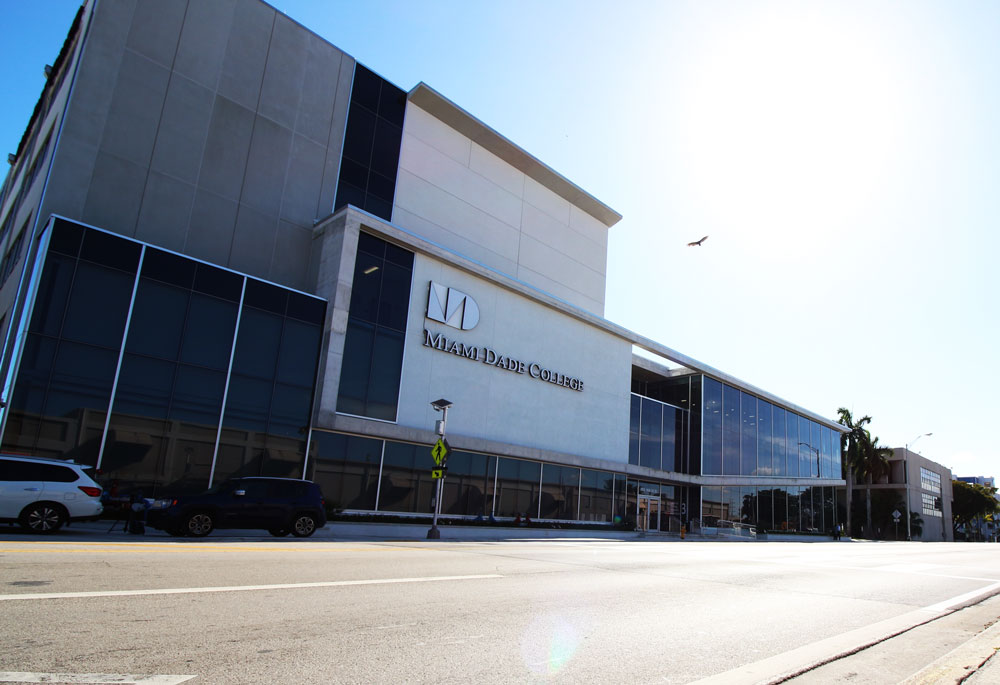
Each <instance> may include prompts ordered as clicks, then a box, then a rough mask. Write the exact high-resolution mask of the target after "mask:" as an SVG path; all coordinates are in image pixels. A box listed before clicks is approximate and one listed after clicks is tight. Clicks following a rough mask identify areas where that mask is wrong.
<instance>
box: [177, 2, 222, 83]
mask: <svg viewBox="0 0 1000 685" xmlns="http://www.w3.org/2000/svg"><path fill="white" fill-rule="evenodd" d="M235 7H236V0H212V2H192V3H189V4H188V9H187V14H186V15H185V17H184V28H183V29H181V39H180V43H179V44H178V46H177V56H176V58H175V59H174V69H175V70H176V71H177V73H179V74H183V75H184V76H187V77H188V78H189V79H191V80H193V81H197V82H198V83H200V84H201V85H203V86H205V87H206V88H211V89H212V90H215V89H216V88H217V87H218V85H219V75H220V74H221V73H222V60H223V58H224V57H225V55H226V45H227V44H228V42H229V31H230V30H231V28H232V25H233V10H234V8H235Z"/></svg>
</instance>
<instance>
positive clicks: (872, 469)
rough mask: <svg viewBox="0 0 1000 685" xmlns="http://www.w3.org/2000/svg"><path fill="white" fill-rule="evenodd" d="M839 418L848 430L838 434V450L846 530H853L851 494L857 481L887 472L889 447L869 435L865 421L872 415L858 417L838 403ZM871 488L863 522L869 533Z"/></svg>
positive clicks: (870, 523)
mask: <svg viewBox="0 0 1000 685" xmlns="http://www.w3.org/2000/svg"><path fill="white" fill-rule="evenodd" d="M837 414H838V416H839V418H838V422H839V423H840V424H841V425H842V426H846V427H847V429H848V430H847V432H846V433H842V434H841V436H840V454H841V459H842V462H843V466H844V478H845V479H846V480H847V531H848V534H853V530H854V529H853V527H852V523H851V518H852V516H851V510H852V507H851V499H852V497H853V496H854V483H855V482H856V481H862V482H863V481H866V480H876V479H878V478H881V477H882V476H884V475H886V474H887V473H888V472H889V457H891V456H892V449H890V448H888V447H883V446H881V445H879V444H878V438H875V439H874V440H873V439H872V436H871V433H870V432H869V431H868V428H867V426H868V424H870V423H871V420H872V417H870V416H863V417H861V418H860V419H858V420H857V421H855V420H854V417H853V416H852V415H851V410H850V409H847V408H845V407H841V408H840V409H838V410H837ZM871 511H872V507H871V489H869V490H868V491H867V496H866V498H865V512H866V513H865V522H866V525H867V529H868V532H869V535H870V534H871V528H872V521H871Z"/></svg>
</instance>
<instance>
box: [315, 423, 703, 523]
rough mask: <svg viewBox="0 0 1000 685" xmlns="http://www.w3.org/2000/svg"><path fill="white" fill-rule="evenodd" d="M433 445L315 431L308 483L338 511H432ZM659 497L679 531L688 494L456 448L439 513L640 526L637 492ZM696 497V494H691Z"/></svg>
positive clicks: (592, 472) (662, 517)
mask: <svg viewBox="0 0 1000 685" xmlns="http://www.w3.org/2000/svg"><path fill="white" fill-rule="evenodd" d="M430 449H431V448H430V446H429V445H417V444H412V443H403V442H396V441H393V440H384V441H383V440H376V439H372V438H365V437H361V436H353V435H346V434H341V433H330V432H326V431H314V432H313V438H312V442H311V447H310V457H309V471H308V474H307V478H309V479H311V480H314V481H316V482H317V483H319V484H320V486H321V487H322V489H323V492H324V494H325V496H326V499H327V504H328V506H329V508H330V509H331V510H333V511H337V510H350V511H370V512H385V513H401V514H425V515H426V514H431V513H433V496H434V492H435V489H436V486H437V483H436V481H434V480H433V479H432V478H431V475H430V471H431V468H432V466H433V460H432V459H431V455H430ZM640 485H641V487H642V488H643V494H645V495H647V496H649V495H650V494H651V493H655V496H657V497H659V499H660V508H659V512H660V520H661V522H663V525H664V526H666V525H668V520H670V521H673V523H669V525H671V526H672V527H671V529H672V530H673V529H675V528H676V529H679V525H680V522H681V520H682V518H683V517H684V516H685V513H686V510H687V509H686V507H687V500H686V498H687V497H689V496H690V493H689V492H688V490H689V489H686V488H683V487H678V486H673V485H667V484H658V483H648V482H644V483H641V484H640V483H639V482H637V481H633V480H626V477H625V475H624V474H620V473H612V472H610V471H596V470H591V469H580V468H578V467H575V466H564V465H560V464H547V463H541V462H536V461H530V460H527V459H515V458H512V457H497V456H490V455H484V454H478V453H473V452H462V451H458V450H455V451H452V453H451V455H450V456H449V457H448V477H447V478H446V479H445V483H444V494H443V498H442V508H441V511H442V513H444V514H447V515H450V516H462V517H467V518H483V519H488V518H489V517H490V516H494V517H500V518H504V519H513V518H516V517H517V516H520V517H522V518H524V517H528V518H530V519H532V520H536V519H541V520H546V521H583V522H600V523H609V524H610V523H615V524H625V525H635V522H636V518H635V517H636V512H637V504H638V499H637V492H638V488H639V487H640ZM694 497H695V499H697V492H695V495H694Z"/></svg>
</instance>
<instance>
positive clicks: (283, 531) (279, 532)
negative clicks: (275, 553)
mask: <svg viewBox="0 0 1000 685" xmlns="http://www.w3.org/2000/svg"><path fill="white" fill-rule="evenodd" d="M267 532H268V533H270V534H271V535H273V536H274V537H276V538H283V537H285V536H286V535H288V529H287V528H268V529H267Z"/></svg>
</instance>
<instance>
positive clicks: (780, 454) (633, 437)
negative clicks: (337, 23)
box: [0, 0, 844, 533]
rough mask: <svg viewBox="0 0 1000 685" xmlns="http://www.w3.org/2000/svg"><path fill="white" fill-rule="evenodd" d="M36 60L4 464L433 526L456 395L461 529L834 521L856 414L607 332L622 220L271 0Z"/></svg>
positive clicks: (90, 23)
mask: <svg viewBox="0 0 1000 685" xmlns="http://www.w3.org/2000/svg"><path fill="white" fill-rule="evenodd" d="M41 67H42V65H20V64H9V65H7V67H6V68H7V69H21V68H24V69H31V70H32V71H34V70H38V71H41ZM46 74H47V80H46V83H45V85H44V88H43V89H42V93H41V96H40V98H39V101H38V105H37V107H36V108H35V111H34V113H33V114H32V116H31V119H30V121H28V122H26V128H25V132H24V136H23V138H22V139H21V142H20V144H19V146H18V149H17V150H16V151H12V153H11V156H10V162H11V167H10V170H9V172H8V174H7V178H6V180H5V181H4V184H3V188H2V191H0V226H2V230H0V255H3V259H2V264H0V331H2V332H3V335H4V336H5V337H4V349H3V356H2V361H0V381H2V383H3V400H4V401H5V402H6V406H5V407H2V408H0V432H2V448H3V449H4V450H7V451H16V452H28V453H32V454H39V455H45V456H53V457H72V458H75V459H77V460H79V461H81V462H86V463H90V464H95V465H97V466H98V467H99V469H100V471H101V477H102V478H103V479H104V481H105V482H106V483H108V482H110V481H112V480H117V481H119V482H120V483H121V484H122V486H123V487H124V486H125V485H126V484H127V485H129V486H131V487H142V488H143V490H144V491H145V492H146V493H147V494H149V495H156V494H157V493H169V494H172V493H179V492H184V491H193V490H202V489H204V488H206V487H208V486H209V485H211V484H213V483H217V482H219V481H221V480H224V479H227V478H230V477H234V476H246V475H281V476H289V477H294V478H311V479H314V480H316V481H317V482H319V483H320V484H321V485H322V487H323V491H324V493H325V495H326V498H327V501H328V503H329V504H330V506H331V507H333V508H336V509H338V510H344V511H348V512H360V513H364V514H366V515H376V516H377V515H381V514H391V515H393V516H418V515H420V516H423V515H426V514H427V513H429V512H430V511H431V498H432V495H433V493H434V491H435V488H436V485H437V482H436V480H434V478H433V477H432V473H431V468H432V466H434V462H433V461H432V459H431V456H430V446H431V445H433V444H434V443H435V441H436V440H437V437H438V436H437V434H436V433H435V432H434V427H435V419H437V418H440V414H437V413H435V411H434V409H432V407H431V404H430V403H431V402H433V401H434V400H437V399H439V398H445V399H448V400H450V401H452V402H453V403H454V406H453V407H452V408H451V410H450V413H449V414H448V425H447V431H448V440H449V442H450V444H451V447H452V454H451V456H450V457H449V459H448V464H447V467H448V471H447V473H448V476H447V479H446V481H445V487H444V497H443V500H442V502H443V506H442V511H443V513H444V514H446V515H448V516H457V517H468V518H470V519H471V518H475V517H477V516H480V515H482V516H489V515H490V514H493V515H494V516H495V517H497V518H498V519H501V520H504V519H507V520H510V519H513V518H514V517H515V516H518V515H522V516H524V515H527V516H529V517H530V518H531V519H532V520H549V521H587V522H595V523H604V524H608V525H610V524H612V523H613V522H621V523H624V524H626V525H635V526H638V527H640V528H644V529H648V530H652V531H656V530H667V529H672V530H677V529H678V528H679V526H680V524H681V522H682V521H687V522H689V523H692V522H695V521H698V522H702V523H704V524H705V526H706V527H714V528H726V527H732V526H733V524H750V525H756V526H759V527H763V528H766V529H768V530H782V531H789V532H817V533H824V532H828V531H830V530H832V529H833V527H834V525H835V524H836V522H837V521H838V513H837V509H836V504H835V502H836V498H835V496H834V495H835V489H836V488H838V487H840V488H842V487H843V486H844V480H843V478H842V473H841V459H840V450H839V449H838V445H839V435H840V431H842V430H843V427H842V426H839V425H838V424H837V423H835V422H833V421H832V420H831V419H829V418H828V417H824V416H821V415H819V414H817V413H814V412H811V411H809V410H808V409H805V408H802V407H799V406H796V405H795V404H793V403H791V402H789V401H787V400H784V399H781V398H779V397H776V396H774V395H773V394H771V393H769V392H767V391H765V390H763V389H760V388H757V387H754V386H752V385H750V384H748V383H746V382H744V381H741V380H740V379H738V378H735V377H733V376H730V375H729V374H727V373H724V372H722V371H719V370H717V369H714V368H712V367H710V366H708V365H706V364H704V363H702V362H699V361H697V360H696V359H693V358H691V357H688V356H687V355H685V354H682V353H680V352H677V351H675V350H673V349H671V348H669V347H666V346H665V345H663V344H661V343H658V342H656V341H653V340H649V339H648V338H644V337H643V336H641V335H638V334H636V333H633V332H631V331H629V330H627V329H625V328H622V327H621V326H619V325H617V324H615V323H613V322H611V321H608V320H607V319H605V318H604V307H605V280H606V272H607V248H608V235H609V230H610V229H611V227H613V226H614V225H615V224H616V223H617V222H618V221H619V220H620V219H621V216H620V215H619V214H618V213H617V212H615V211H614V210H613V209H611V208H610V207H608V206H607V205H605V204H604V203H603V202H601V201H600V200H598V199H597V198H595V197H593V196H592V195H590V194H589V193H587V192H586V191H584V190H583V189H581V188H580V187H578V186H577V185H575V184H574V183H573V182H572V181H570V180H568V179H567V178H565V177H564V176H562V175H560V174H559V173H558V172H556V171H555V170H553V169H552V168H550V167H548V166H547V165H546V164H544V163H543V162H542V161H540V160H538V159H537V158H535V157H533V156H532V155H531V154H530V153H529V152H527V151H525V150H523V149H521V148H519V147H518V146H517V145H515V144H514V143H512V142H511V141H510V140H508V139H507V138H505V137H504V136H503V135H501V134H500V133H498V132H497V131H495V130H493V129H492V128H490V127H489V126H488V125H487V124H485V123H483V122H482V121H480V120H478V119H477V118H476V117H475V116H473V115H472V114H470V113H469V112H467V111H466V110H464V109H462V108H461V107H460V106H459V105H457V104H455V103H454V102H452V101H451V100H449V99H448V98H446V97H445V96H444V95H442V94H440V93H438V92H437V91H435V90H434V89H432V88H430V87H429V86H427V85H425V84H423V83H418V84H417V85H415V86H413V87H412V88H410V89H409V90H404V89H401V88H399V87H398V86H396V85H394V84H392V83H390V82H389V81H387V80H385V79H384V78H382V77H380V76H379V75H377V74H375V73H374V72H372V71H371V70H369V69H367V68H365V67H364V66H362V65H361V64H358V63H356V61H355V60H354V59H353V58H352V57H351V56H350V55H347V54H345V53H344V52H342V51H341V50H339V49H338V48H337V47H335V46H334V45H332V44H330V43H329V42H328V41H326V40H324V39H323V38H322V37H320V36H318V35H316V34H315V33H313V32H312V31H310V30H308V29H307V28H305V27H303V26H302V25H300V24H298V23H296V22H295V21H293V20H292V19H290V18H288V17H287V16H286V15H284V14H282V13H281V12H280V11H278V10H276V9H275V8H274V7H272V6H270V5H268V4H266V3H264V2H260V1H259V0H216V1H212V2H208V1H200V0H191V1H185V0H177V1H175V2H160V1H158V0H88V1H87V2H86V3H85V4H84V6H83V7H82V8H81V10H80V12H79V14H78V15H77V17H76V19H75V21H74V23H73V25H72V27H71V28H70V31H69V35H68V36H67V39H66V42H65V45H64V46H63V49H62V51H61V52H60V54H59V55H58V57H57V58H56V59H55V61H54V62H53V64H52V65H51V68H50V69H47V70H46ZM579 95H580V97H581V98H584V99H585V98H586V97H589V96H590V95H592V94H590V93H581V94H579ZM524 116H525V117H531V116H532V114H531V112H530V111H528V112H525V114H524ZM538 123H539V125H551V123H552V122H542V121H539V122H538ZM594 133H595V135H600V134H601V132H599V131H595V132H594ZM608 173H609V174H621V173H628V170H623V169H608ZM650 201H651V202H654V201H655V198H651V199H650ZM689 238H690V236H683V237H680V236H679V237H678V244H679V245H681V246H683V241H684V239H689ZM681 249H687V248H684V247H681ZM704 249H710V248H704ZM664 268H665V269H666V268H669V265H665V266H664ZM788 288H789V289H793V288H794V283H789V284H788ZM697 289H698V284H697V283H691V284H688V287H687V288H685V289H682V291H680V292H670V289H669V288H668V287H667V286H664V288H663V293H662V295H663V302H664V306H663V308H662V309H661V310H658V311H655V312H654V311H650V312H649V316H651V317H652V316H669V311H670V308H669V301H670V299H671V298H683V297H691V296H692V294H693V293H696V292H697ZM775 296H776V297H781V296H782V295H781V293H780V292H777V293H767V294H766V296H765V297H764V300H765V302H764V304H763V305H761V306H762V309H761V312H762V314H761V316H762V318H761V321H762V322H765V321H767V320H768V319H767V314H766V310H767V308H766V299H767V297H775ZM740 297H742V298H743V300H740V302H742V304H741V306H756V305H751V304H750V303H751V301H754V297H753V296H752V295H751V292H749V291H748V292H747V293H743V294H734V300H733V302H734V306H735V304H736V303H737V301H738V300H739V299H740ZM815 306H817V307H820V306H823V305H821V304H820V303H815ZM709 315H710V316H715V317H725V316H726V312H725V311H718V312H712V313H710V314H709V313H706V316H709ZM836 320H837V314H836V312H833V311H831V313H830V322H831V330H833V329H834V324H835V322H836ZM780 329H781V326H778V327H777V328H775V327H774V326H771V325H770V324H768V325H763V323H762V326H761V327H760V329H759V330H755V331H754V332H753V335H754V336H755V338H756V339H757V340H756V341H755V342H754V344H760V339H761V338H762V336H763V337H765V338H766V337H767V336H768V335H772V334H773V335H775V336H778V335H781V334H782V333H781V332H780ZM746 335H747V332H745V331H744V332H734V335H733V336H732V340H731V341H730V342H731V344H733V345H740V344H741V340H742V339H744V338H745V337H746ZM638 352H643V355H642V356H640V355H639V354H638ZM650 357H655V358H656V359H657V361H651V360H650ZM821 363H823V362H822V360H816V364H821ZM807 371H808V369H802V372H803V373H805V372H807ZM435 475H439V474H435ZM720 522H721V523H720Z"/></svg>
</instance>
